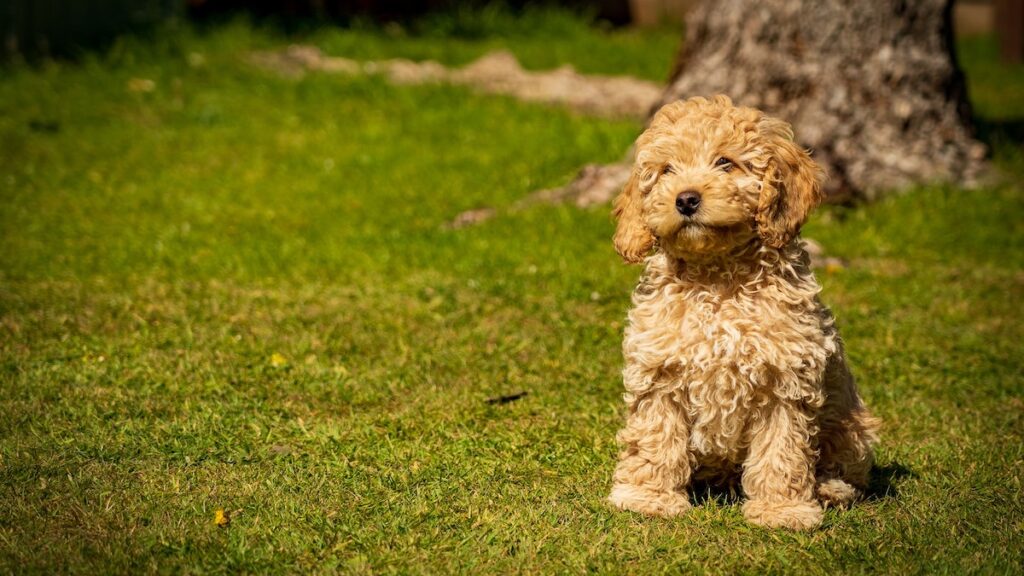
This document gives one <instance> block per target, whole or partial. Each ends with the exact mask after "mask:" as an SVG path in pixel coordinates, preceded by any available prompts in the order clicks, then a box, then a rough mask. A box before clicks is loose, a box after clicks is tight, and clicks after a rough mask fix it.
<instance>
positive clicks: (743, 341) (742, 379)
mask: <svg viewBox="0 0 1024 576" xmlns="http://www.w3.org/2000/svg"><path fill="white" fill-rule="evenodd" d="M641 296H643V297H638V298H637V299H636V302H635V306H634V308H633V309H632V310H631V311H630V326H629V329H628V330H627V334H626V340H625V342H624V352H625V354H626V358H627V362H635V363H638V364H639V365H641V366H642V367H643V368H644V370H645V371H646V372H647V373H648V374H656V375H657V376H656V377H654V379H653V380H652V382H651V384H652V385H654V386H658V387H662V388H667V389H670V390H671V393H672V394H673V396H674V397H675V398H677V400H678V401H679V402H681V403H682V404H683V405H684V407H685V409H686V410H687V412H688V414H689V419H690V443H691V444H692V445H693V448H695V449H696V450H698V451H699V452H702V453H705V454H716V455H720V456H723V457H725V458H727V459H734V458H737V457H739V456H738V455H739V453H740V451H741V450H742V448H743V446H744V445H745V440H744V431H745V430H746V429H747V425H748V423H749V421H750V420H751V418H754V417H756V412H757V411H758V410H759V409H760V408H762V407H764V406H766V405H768V404H769V403H770V402H771V401H773V400H776V399H780V398H783V399H784V398H789V399H793V400H798V401H810V402H817V401H818V399H819V398H820V395H821V394H820V382H821V379H822V375H823V373H824V368H825V365H826V362H827V357H828V355H829V353H830V350H834V349H835V342H834V336H832V334H831V331H830V330H826V329H825V328H826V326H823V325H822V318H821V316H820V315H819V314H818V313H817V310H816V308H815V304H816V302H815V301H814V299H813V296H812V297H811V298H810V299H808V300H807V301H806V302H803V301H800V300H796V301H793V300H788V299H786V298H779V297H778V294H777V293H776V291H774V290H773V289H771V288H769V289H766V290H765V291H763V292H754V293H747V292H739V293H734V294H723V293H715V292H713V291H695V290H688V291H686V290H682V289H681V288H680V287H673V286H668V287H663V288H662V289H661V290H658V291H653V292H650V293H647V294H642V295H641ZM794 302H795V303H794Z"/></svg>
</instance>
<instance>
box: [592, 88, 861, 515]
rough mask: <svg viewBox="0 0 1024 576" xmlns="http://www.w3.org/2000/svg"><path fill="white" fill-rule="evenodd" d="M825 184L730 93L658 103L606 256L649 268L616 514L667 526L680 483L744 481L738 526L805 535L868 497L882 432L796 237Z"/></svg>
mask: <svg viewBox="0 0 1024 576" xmlns="http://www.w3.org/2000/svg"><path fill="white" fill-rule="evenodd" d="M824 177H825V175H824V173H823V171H822V170H821V169H820V168H819V167H818V166H817V165H816V164H815V163H814V162H813V161H812V160H811V158H810V156H809V155H808V153H807V152H805V151H804V150H802V149H801V148H799V147H798V146H797V145H796V144H795V143H794V142H793V134H792V129H791V128H790V126H789V125H788V124H787V123H785V122H783V121H781V120H777V119H775V118H770V117H768V116H766V115H765V114H763V113H762V112H760V111H758V110H754V109H752V108H743V107H737V106H734V105H733V104H732V102H731V101H730V100H729V99H728V98H727V97H725V96H716V97H714V98H712V99H710V100H708V99H705V98H692V99H690V100H686V101H679V102H674V103H671V104H668V105H666V106H665V107H663V108H662V109H661V110H660V111H658V113H657V114H656V115H655V116H654V118H653V120H652V121H651V123H650V126H649V127H648V128H647V130H646V131H645V132H644V133H643V134H642V135H641V136H640V137H639V139H637V142H636V160H635V164H634V166H633V170H632V174H631V176H630V179H629V182H628V183H627V184H626V187H625V189H624V190H623V192H622V194H621V195H620V196H619V197H618V198H617V199H616V201H615V210H614V213H615V216H616V217H617V218H618V227H617V229H616V232H615V239H614V241H615V248H616V250H617V251H618V253H619V254H620V255H621V256H622V258H623V259H624V260H625V261H626V262H630V263H636V262H641V261H644V262H645V265H646V269H645V271H644V274H643V276H642V278H641V280H640V283H639V285H638V286H637V288H636V290H635V291H634V293H633V307H632V309H631V310H630V312H629V325H628V327H627V328H626V331H625V340H624V342H623V355H624V357H625V369H624V370H623V380H624V384H625V388H626V394H625V397H624V398H625V401H626V404H627V406H628V417H627V420H626V425H625V427H624V428H623V429H622V431H621V432H619V434H618V437H617V439H618V441H619V443H620V444H621V446H622V452H621V454H620V456H619V462H618V466H617V468H616V469H615V474H614V480H613V487H612V491H611V495H610V496H609V500H610V502H611V503H612V504H613V505H614V506H616V507H618V508H620V509H623V510H632V511H635V512H641V513H644V514H650V515H656V516H675V515H679V514H683V513H684V512H686V511H687V510H689V509H690V507H691V504H690V500H689V498H688V496H687V493H686V491H687V488H688V487H689V486H690V484H691V482H692V481H693V480H695V479H698V480H706V481H712V482H719V481H721V482H728V481H730V480H734V479H736V478H737V477H739V478H740V482H741V485H742V487H743V492H744V494H745V496H746V498H747V500H746V502H745V503H744V504H743V513H744V515H745V516H746V518H747V519H748V520H749V521H751V522H753V523H755V524H760V525H763V526H769V527H784V528H791V529H798V530H801V529H809V528H813V527H815V526H817V525H818V524H819V523H820V522H821V519H822V506H823V505H835V506H847V505H849V504H850V503H851V502H853V501H854V500H856V499H857V498H858V497H859V495H860V494H861V491H862V490H863V489H864V488H865V487H866V485H867V482H868V473H869V471H870V469H871V463H872V445H873V444H874V443H875V442H876V438H877V437H876V430H877V428H878V426H879V422H878V420H877V419H876V418H874V417H873V416H871V414H870V413H869V412H868V410H867V408H865V406H864V403H863V402H862V401H861V399H860V396H859V395H858V394H857V388H856V386H855V385H854V381H853V377H852V376H851V374H850V371H849V369H848V368H847V364H846V359H845V356H844V353H843V344H842V341H841V340H840V338H839V334H838V332H837V330H836V328H835V323H834V321H833V317H832V313H831V312H830V311H829V309H828V308H826V307H825V306H823V305H822V304H821V302H820V301H819V300H818V292H819V291H820V290H821V288H820V286H819V285H818V283H817V281H816V280H815V278H814V275H813V273H812V272H811V269H810V266H809V258H808V255H807V253H806V251H805V250H804V249H803V247H802V245H801V243H800V241H799V240H798V238H797V234H798V232H799V230H800V226H801V224H803V222H804V221H805V220H806V219H807V215H808V213H809V212H810V211H811V210H812V209H813V208H814V207H815V206H816V205H817V204H818V203H819V202H820V201H821V184H822V181H823V180H824ZM652 248H654V251H653V254H651V255H650V256H648V253H649V252H650V250H651V249H652Z"/></svg>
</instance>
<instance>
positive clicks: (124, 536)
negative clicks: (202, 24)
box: [0, 15, 1024, 574]
mask: <svg viewBox="0 0 1024 576" xmlns="http://www.w3.org/2000/svg"><path fill="white" fill-rule="evenodd" d="M533 17H534V18H541V17H540V16H536V15H534V16H533ZM540 21H541V22H546V20H544V19H543V18H541V20H540ZM496 22H497V24H494V25H493V26H491V27H489V28H488V27H484V28H483V30H484V32H485V33H481V34H478V35H476V36H474V35H472V34H462V36H460V38H459V39H457V40H456V41H453V42H450V43H449V42H446V41H444V40H442V39H439V38H438V37H436V35H432V34H431V33H430V29H428V30H426V31H420V32H419V33H409V32H401V33H399V32H397V31H394V30H393V31H392V32H390V33H385V32H375V31H372V30H367V29H357V30H354V31H340V30H325V31H320V32H317V33H314V34H313V35H312V37H311V38H312V41H314V42H315V43H318V44H319V45H321V46H322V47H324V49H325V50H327V51H329V52H333V53H339V54H340V53H346V54H350V55H351V53H352V52H354V53H355V55H357V56H358V57H361V58H362V57H366V58H370V57H386V56H407V57H409V56H413V57H427V56H429V57H434V58H438V59H441V60H443V61H445V62H448V63H459V62H465V61H468V60H469V59H472V58H473V57H475V56H476V55H479V54H482V53H483V52H485V51H486V50H489V49H492V48H494V47H505V48H508V49H510V50H512V51H513V52H515V53H516V54H517V55H519V56H520V58H521V59H522V60H524V61H525V62H527V64H528V65H530V66H534V67H542V66H547V65H549V64H554V63H556V61H557V62H561V61H568V62H573V63H575V64H577V65H578V66H579V67H580V68H581V69H584V70H586V71H589V72H602V73H623V74H634V75H640V76H644V77H649V78H658V77H660V76H662V75H663V74H664V73H665V70H667V67H668V65H669V64H670V61H671V57H672V50H673V49H674V46H673V44H674V36H675V34H674V33H672V32H671V31H659V32H656V33H652V34H651V35H647V34H641V33H635V32H611V33H608V32H603V31H601V30H597V29H593V28H590V27H588V26H586V25H585V24H584V23H582V22H581V21H579V20H573V19H570V18H566V17H564V15H555V16H552V17H551V22H553V23H551V22H549V23H548V25H546V26H542V25H530V26H522V25H521V24H515V22H513V23H512V24H508V23H507V22H505V21H502V20H500V18H499V19H497V20H496ZM442 24H443V25H442ZM509 25H511V26H514V27H517V28H515V29H514V30H512V31H511V32H512V33H509V34H501V36H503V37H501V38H499V37H498V33H497V32H495V30H497V31H498V32H501V31H503V30H505V28H502V26H509ZM444 26H454V25H452V24H451V23H448V24H445V23H443V22H442V23H441V24H435V28H434V30H440V31H445V30H446V28H444ZM469 28H471V29H479V28H480V27H479V26H478V27H477V28H472V27H469ZM552 28H554V29H555V30H554V31H553V30H552ZM459 29H460V30H461V28H459ZM558 30H561V31H560V32H559V31H558ZM413 32H416V31H413ZM670 40H671V41H670ZM284 42H285V39H284V38H281V37H280V36H278V35H276V34H274V33H270V32H266V31H262V30H259V29H254V28H252V27H250V26H247V25H242V24H234V25H231V26H227V27H225V28H222V29H218V30H214V31H211V32H208V33H204V34H199V33H195V32H192V31H189V30H175V31H173V33H164V34H161V35H158V36H157V37H155V38H153V39H150V40H145V41H142V40H124V41H121V42H119V43H118V44H117V45H115V46H114V47H113V48H112V49H111V50H110V51H109V52H108V53H106V54H103V55H93V56H88V57H86V58H85V59H84V61H83V62H82V63H80V64H60V63H57V64H50V65H48V66H44V67H42V68H39V69H27V68H17V67H16V68H12V69H9V70H7V71H5V73H4V76H3V79H2V80H0V199H2V201H3V206H4V208H3V210H2V212H0V244H2V246H3V250H2V251H0V387H2V388H0V389H2V393H0V571H3V572H19V573H26V572H27V573H44V572H45V573H51V572H83V573H96V572H101V573H110V572H117V573H126V572H135V571H140V570H142V571H159V572H240V571H244V572H298V571H302V572H306V571H314V572H327V571H344V572H367V573H368V572H374V573H381V572H384V573H393V572H398V573H439V572H441V573H444V572H468V573H504V572H513V571H516V572H518V571H522V572H534V573H536V572H540V573H550V572H583V571H595V572H613V573H614V572H618V573H653V572H684V571H685V572H691V571H692V572H708V573H771V572H799V573H830V574H831V573H836V572H839V573H876V572H877V573H922V572H928V573H952V574H960V573H965V572H977V573H1008V572H1013V571H1015V570H1018V569H1019V567H1020V566H1021V565H1022V564H1024V539H1022V531H1024V506H1022V486H1021V481H1022V477H1021V470H1022V462H1024V437H1022V436H1024V386H1022V364H1021V358H1022V357H1024V346H1022V344H1021V342H1022V336H1024V334H1022V330H1021V324H1022V317H1021V312H1020V301H1021V300H1022V299H1024V230H1022V224H1021V221H1022V219H1021V216H1022V215H1024V193H1022V189H1021V187H1020V185H1019V184H1018V182H1020V177H1021V176H1022V175H1024V161H1022V160H1021V158H1022V156H1021V149H1020V147H1019V144H1018V143H1016V142H1015V141H1013V140H1012V139H1009V138H1001V139H999V141H998V142H996V150H995V156H996V158H997V164H998V165H999V167H1000V168H1001V169H1002V170H1003V171H1004V172H1005V173H1007V174H1009V176H1010V178H1008V179H1007V183H1003V184H993V185H991V186H989V187H988V188H985V189H982V190H976V191H967V190H959V189H956V188H952V187H941V186H940V187H926V188H920V189H916V190H912V191H908V192H907V193H905V194H899V195H893V196H891V197H890V198H888V199H886V200H883V201H881V202H879V203H877V204H875V205H872V206H868V207H863V208H857V209H848V208H830V209H826V210H822V211H821V212H819V214H818V216H816V218H815V219H814V221H813V222H812V223H811V224H810V225H809V227H808V229H807V235H808V236H812V237H814V238H816V239H817V240H818V241H819V242H821V243H822V244H823V245H824V246H825V247H826V249H827V250H828V252H829V253H830V254H831V255H834V256H839V257H842V258H845V259H847V260H848V261H849V262H850V266H849V267H848V268H846V269H843V270H838V271H835V272H834V273H832V274H823V275H822V281H823V284H824V285H825V292H824V299H825V300H826V301H827V302H829V303H830V304H831V305H832V306H833V307H834V309H835V312H836V314H837V316H838V319H839V322H840V325H841V327H842V330H843V334H844V337H845V339H846V342H847V348H848V350H849V353H850V356H851V359H852V363H853V366H854V371H855V373H856V375H857V377H858V378H859V380H860V382H861V385H862V390H863V393H864V396H865V397H866V399H867V401H868V402H869V404H870V405H871V406H872V407H873V409H874V410H875V411H876V413H878V415H880V416H881V417H882V418H883V419H884V420H885V422H886V427H885V432H884V439H883V442H882V444H881V446H880V449H879V457H878V469H877V470H876V473H875V480H874V482H875V484H874V488H873V496H872V497H871V499H870V500H868V501H867V502H864V503H862V504H860V505H859V506H857V507H855V508H854V509H853V510H851V511H848V512H842V513H837V512H829V513H828V514H827V517H826V523H825V525H824V527H823V528H822V529H821V530H819V531H816V532H813V533H809V534H793V533H788V532H777V531H768V530H763V529H759V528H756V527H752V526H749V525H747V524H746V523H745V522H744V521H743V519H742V515H741V514H740V511H739V509H738V506H737V505H735V504H734V503H731V502H728V501H725V500H722V499H716V498H710V499H707V501H706V502H705V503H704V505H702V506H701V507H699V508H697V509H695V510H694V512H693V513H692V514H691V515H689V516H688V517H686V518H684V519H676V520H661V519H647V518H640V517H637V516H633V515H629V514H621V513H615V512H612V511H611V510H609V509H608V508H607V507H606V506H605V504H604V502H603V498H604V496H605V493H606V491H607V489H608V482H609V477H610V474H611V470H612V467H613V465H614V457H615V451H616V449H615V446H614V443H613V437H614V434H615V431H616V430H617V428H618V426H619V424H620V421H621V413H620V410H621V405H620V399H619V396H620V387H621V382H620V379H619V377H618V371H619V370H620V363H621V360H620V356H619V344H620V338H621V331H622V327H623V324H622V323H623V318H624V314H625V310H626V308H627V306H628V297H629V292H630V290H631V288H632V286H633V284H634V282H635V280H636V277H637V275H638V270H637V269H636V268H631V267H625V266H623V265H621V264H619V263H618V262H617V260H616V257H615V254H614V252H613V251H612V249H611V246H610V243H609V237H610V234H611V226H612V225H611V222H610V219H609V217H608V214H607V209H606V208H597V209H592V210H578V209H575V208H570V207H549V206H538V207H535V208H532V209H529V210H527V211H524V212H517V213H514V214H508V215H505V216H501V217H499V218H497V219H495V220H492V221H489V222H487V223H485V224H483V225H481V226H478V227H473V228H468V229H462V230H457V231H455V230H449V229H446V228H445V227H444V226H443V225H444V223H445V222H447V221H449V220H450V219H451V218H452V217H453V216H455V215H456V214H458V213H459V212H460V211H462V210H465V209H468V208H474V207H480V206H498V207H502V206H507V205H510V204H511V203H513V202H514V201H515V200H516V199H518V198H521V197H522V196H524V195H526V194H528V193H529V192H530V191H531V190H533V189H536V188H540V187H546V186H551V185H555V184H558V183H561V182H564V181H565V180H566V179H567V178H569V177H570V176H571V175H572V174H573V173H574V171H575V170H576V169H577V168H578V167H579V166H580V165H581V164H583V163H586V162H589V161H602V160H611V159H614V158H617V157H618V156H619V154H621V152H622V151H623V150H624V149H626V147H628V145H629V143H630V141H631V140H632V138H633V137H634V136H635V134H636V132H637V130H638V129H639V125H638V124H636V123H632V122H615V121H608V120H596V119H593V118H586V117H581V116H578V115H574V114H571V113H568V112H565V111H562V110H559V109H553V108H547V107H542V106H535V105H527V104H522V103H518V102H515V101H513V100H510V99H506V98H500V97H490V96H482V95H476V94H474V93H472V92H469V91H466V90H463V89H456V88H453V87H444V86H421V87H404V88H396V87H393V86H390V85H387V84H386V83H384V82H383V81H382V80H381V79H379V78H372V77H369V78H346V77H337V76H328V75H316V74H314V75H308V76H306V77H305V78H303V79H301V80H288V79H281V78H277V77H274V76H272V75H270V74H268V73H266V72H263V71H260V70H256V69H253V68H251V67H248V66H246V65H244V64H241V62H242V56H243V55H244V54H245V53H246V52H247V51H249V50H251V49H255V48H265V47H269V46H279V45H282V44H283V43H284ZM990 54H991V43H987V42H985V41H976V42H971V43H967V44H965V45H964V49H963V51H962V57H963V60H964V63H965V65H966V67H967V71H968V77H969V79H970V81H971V91H972V95H973V97H974V99H975V103H976V105H977V107H978V109H979V111H980V113H981V114H982V115H983V119H984V120H985V121H986V122H989V123H991V124H993V125H998V124H1000V123H1012V122H1013V121H1015V120H1019V119H1020V118H1021V117H1024V108H1021V105H1020V99H1018V98H1015V97H1013V94H1015V93H1019V92H1020V91H1021V90H1022V86H1024V79H1022V74H1021V70H1020V69H1011V70H1006V69H1002V68H998V69H997V68H995V67H994V66H993V65H992V64H990V63H988V62H987V60H988V59H989V58H990ZM606 55H607V56H608V57H607V58H605V57H604V56H606ZM977 71H980V72H977ZM140 78H143V79H150V80H153V82H154V86H155V89H154V90H152V91H150V92H146V91H136V92H133V91H131V90H129V89H128V86H129V85H130V84H131V85H133V86H139V84H138V83H137V82H136V83H134V84H132V80H133V79H140ZM518 392H527V395H526V396H524V397H523V398H521V399H519V400H517V401H514V402H510V403H507V404H491V403H488V402H487V400H488V399H489V398H494V397H497V396H500V395H505V394H511V393H518ZM218 509H224V510H227V511H228V513H229V516H230V518H231V522H230V524H229V525H227V526H225V527H218V526H215V525H214V523H213V520H214V517H215V511H216V510H218Z"/></svg>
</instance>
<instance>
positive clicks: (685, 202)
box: [676, 190, 700, 216]
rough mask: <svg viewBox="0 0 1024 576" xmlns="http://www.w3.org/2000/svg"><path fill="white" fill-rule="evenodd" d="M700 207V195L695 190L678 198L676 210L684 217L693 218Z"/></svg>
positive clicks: (688, 191)
mask: <svg viewBox="0 0 1024 576" xmlns="http://www.w3.org/2000/svg"><path fill="white" fill-rule="evenodd" d="M699 206H700V194H698V193H697V192H696V191H695V190H687V191H686V192H683V193H682V194H680V195H679V196H676V210H678V211H679V213H680V214H682V215H683V216H693V214H694V212H696V211H697V208H698V207H699Z"/></svg>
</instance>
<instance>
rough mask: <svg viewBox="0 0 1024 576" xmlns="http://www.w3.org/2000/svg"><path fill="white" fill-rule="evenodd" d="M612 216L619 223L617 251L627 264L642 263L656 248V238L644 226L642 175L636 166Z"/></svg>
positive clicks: (616, 238)
mask: <svg viewBox="0 0 1024 576" xmlns="http://www.w3.org/2000/svg"><path fill="white" fill-rule="evenodd" d="M612 214H614V215H615V218H616V219H618V221H619V223H618V226H617V227H616V228H615V238H614V242H615V251H616V252H618V253H619V256H622V259H623V260H624V261H625V262H626V263H627V264H636V263H638V262H642V261H643V259H644V257H645V256H647V252H648V251H650V249H651V247H652V246H654V236H653V235H652V234H651V232H650V230H648V229H647V226H645V225H644V221H643V198H641V196H640V175H639V174H638V170H637V168H636V166H634V167H633V170H632V172H631V173H630V175H629V181H628V182H626V187H625V188H623V189H622V193H621V194H619V197H618V198H616V199H615V209H614V210H613V211H612Z"/></svg>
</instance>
